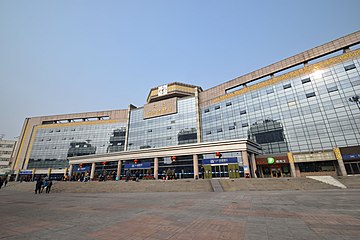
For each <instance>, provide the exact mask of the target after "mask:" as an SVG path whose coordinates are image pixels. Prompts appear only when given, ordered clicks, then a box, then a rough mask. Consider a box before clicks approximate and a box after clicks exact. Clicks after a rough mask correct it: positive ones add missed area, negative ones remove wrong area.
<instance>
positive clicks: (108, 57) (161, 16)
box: [0, 0, 360, 140]
mask: <svg viewBox="0 0 360 240" xmlns="http://www.w3.org/2000/svg"><path fill="white" fill-rule="evenodd" d="M359 9H360V1H358V0H337V1H334V0H302V1H289V0H284V1H282V0H272V1H265V0H264V1H260V0H252V1H241V0H237V1H235V0H234V1H232V0H224V1H218V0H177V1H175V0H114V1H112V0H97V1H95V0H54V1H48V0H44V1H38V0H33V1H28V0H0V84H1V85H0V134H5V137H4V139H8V140H16V137H18V136H19V135H20V132H21V128H22V125H23V123H24V120H25V118H27V117H36V116H48V115H57V114H67V113H69V114H70V113H81V112H92V111H104V110H116V109H127V107H128V105H129V104H133V105H135V106H138V107H141V106H143V105H144V104H145V103H146V98H147V95H148V93H149V91H150V89H151V88H153V87H157V86H159V85H162V84H166V83H171V82H183V83H188V84H192V85H197V86H201V87H202V88H203V89H204V90H206V89H209V88H211V87H214V86H216V85H219V84H221V83H223V82H226V81H229V80H231V79H234V78H236V77H239V76H242V75H244V74H246V73H249V72H252V71H255V70H257V69H259V68H262V67H265V66H267V65H269V64H272V63H275V62H277V61H280V60H283V59H284V58H287V57H291V56H293V55H295V54H297V53H300V52H303V51H306V50H308V49H311V48H313V47H316V46H318V45H321V44H324V43H327V42H329V41H332V40H335V39H337V38H339V37H342V36H345V35H347V34H350V33H353V32H355V31H358V30H360V14H359Z"/></svg>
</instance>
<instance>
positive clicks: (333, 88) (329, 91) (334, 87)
mask: <svg viewBox="0 0 360 240" xmlns="http://www.w3.org/2000/svg"><path fill="white" fill-rule="evenodd" d="M337 90H338V88H337V86H333V87H329V88H328V89H327V91H328V93H331V92H335V91H337Z"/></svg>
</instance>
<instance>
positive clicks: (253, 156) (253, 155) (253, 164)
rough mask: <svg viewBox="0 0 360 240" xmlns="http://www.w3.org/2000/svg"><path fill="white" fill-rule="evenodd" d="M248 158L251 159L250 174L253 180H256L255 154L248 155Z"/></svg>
mask: <svg viewBox="0 0 360 240" xmlns="http://www.w3.org/2000/svg"><path fill="white" fill-rule="evenodd" d="M250 157H251V166H252V173H253V176H254V178H257V175H256V169H257V167H256V161H255V154H254V153H250Z"/></svg>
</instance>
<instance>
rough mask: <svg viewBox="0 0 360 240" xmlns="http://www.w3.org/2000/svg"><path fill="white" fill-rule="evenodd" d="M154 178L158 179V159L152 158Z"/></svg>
mask: <svg viewBox="0 0 360 240" xmlns="http://www.w3.org/2000/svg"><path fill="white" fill-rule="evenodd" d="M154 178H155V179H156V180H157V179H159V158H157V157H156V158H154Z"/></svg>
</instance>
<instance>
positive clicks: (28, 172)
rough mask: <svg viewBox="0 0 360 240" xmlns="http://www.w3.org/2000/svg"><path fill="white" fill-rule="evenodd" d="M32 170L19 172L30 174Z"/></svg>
mask: <svg viewBox="0 0 360 240" xmlns="http://www.w3.org/2000/svg"><path fill="white" fill-rule="evenodd" d="M32 173H33V172H32V170H31V171H21V172H20V174H32Z"/></svg>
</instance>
